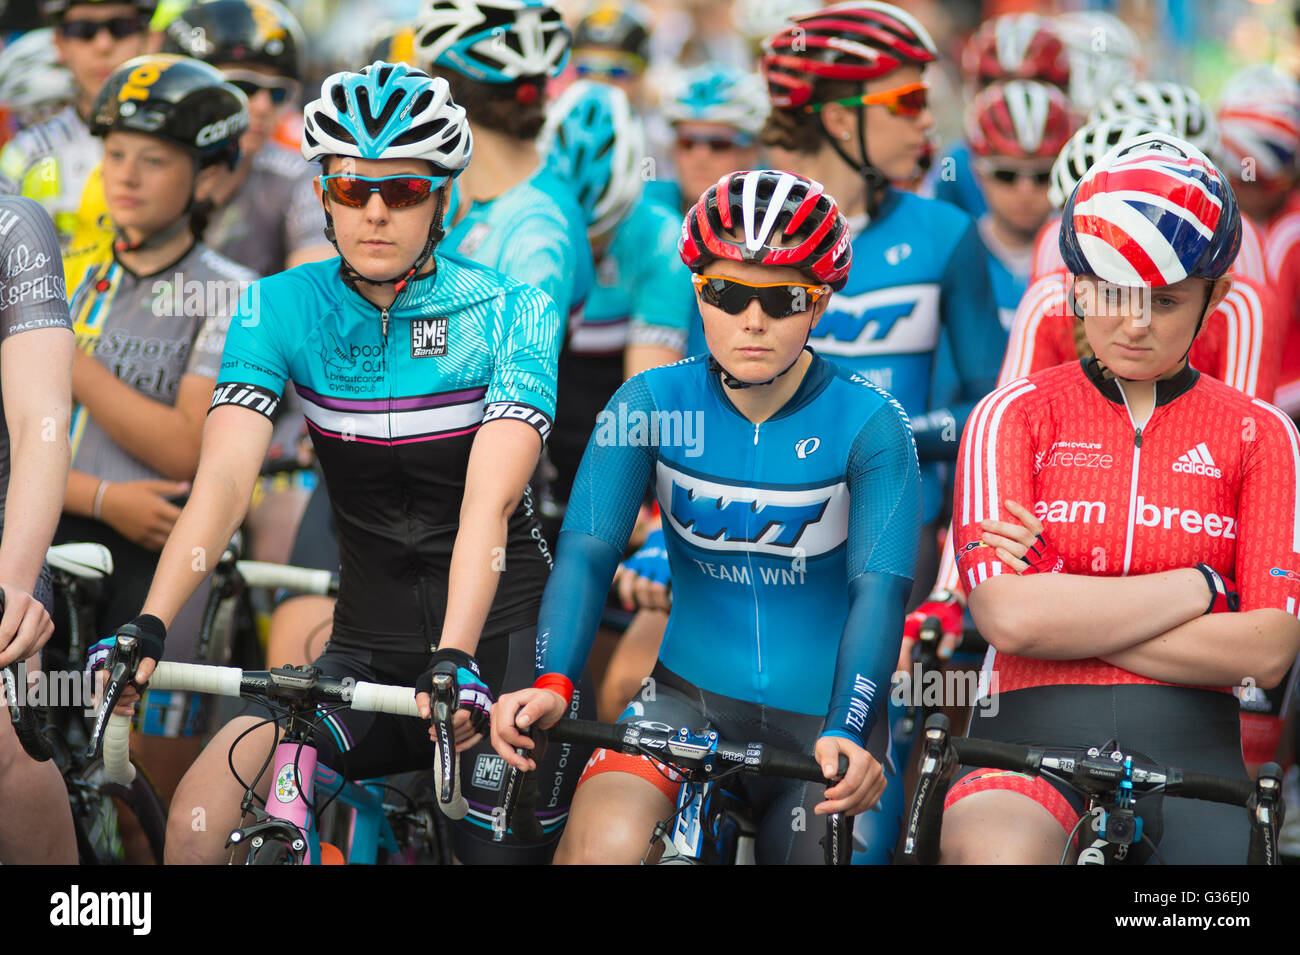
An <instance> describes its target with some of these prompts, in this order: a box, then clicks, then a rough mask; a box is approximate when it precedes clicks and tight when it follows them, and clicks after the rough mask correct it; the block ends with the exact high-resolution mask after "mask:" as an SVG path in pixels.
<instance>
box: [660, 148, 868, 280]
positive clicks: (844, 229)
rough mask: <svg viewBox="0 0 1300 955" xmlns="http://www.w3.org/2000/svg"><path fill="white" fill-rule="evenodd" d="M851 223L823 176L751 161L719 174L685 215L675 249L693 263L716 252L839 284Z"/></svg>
mask: <svg viewBox="0 0 1300 955" xmlns="http://www.w3.org/2000/svg"><path fill="white" fill-rule="evenodd" d="M849 240H850V236H849V225H848V222H847V221H845V219H844V216H843V215H841V214H840V210H839V207H838V206H837V205H836V204H835V200H834V199H832V198H831V197H830V196H828V195H827V194H826V192H825V190H824V189H823V188H822V184H821V183H819V182H816V181H815V180H812V179H808V178H806V177H804V176H798V175H795V174H794V173H792V172H781V171H779V170H774V169H756V170H750V171H748V172H732V173H728V174H727V175H725V176H723V177H722V178H721V179H719V180H718V181H717V182H716V183H714V184H713V185H712V186H710V187H709V189H708V191H707V192H705V193H704V195H702V196H700V198H699V200H698V201H697V202H696V203H695V205H693V206H691V208H690V211H688V212H687V213H686V218H685V219H684V220H683V221H682V235H681V239H680V240H678V243H677V251H678V252H679V253H680V254H681V257H682V261H683V262H685V263H686V266H687V268H689V269H691V271H693V272H694V271H698V270H699V269H700V268H702V267H703V266H704V265H706V264H707V263H709V262H711V261H712V260H714V259H730V260H732V261H733V262H755V263H758V264H760V265H772V266H786V267H788V268H794V269H799V270H800V271H802V272H805V273H806V274H808V275H809V276H811V277H812V278H814V279H815V280H816V281H818V282H820V283H822V284H825V285H829V286H830V287H831V288H832V289H834V290H836V291H839V290H840V289H842V288H843V287H844V283H845V281H846V280H847V279H848V277H849V265H850V263H851V262H852V259H853V249H852V247H851V246H850V244H849Z"/></svg>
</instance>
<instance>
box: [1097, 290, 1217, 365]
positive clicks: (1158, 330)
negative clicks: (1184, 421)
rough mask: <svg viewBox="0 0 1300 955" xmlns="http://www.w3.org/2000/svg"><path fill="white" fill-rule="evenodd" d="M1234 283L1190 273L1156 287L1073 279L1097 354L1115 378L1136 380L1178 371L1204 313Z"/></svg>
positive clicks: (1212, 307)
mask: <svg viewBox="0 0 1300 955" xmlns="http://www.w3.org/2000/svg"><path fill="white" fill-rule="evenodd" d="M1231 288H1232V280H1231V279H1229V278H1222V279H1219V280H1218V281H1211V280H1210V279H1204V278H1186V279H1183V280H1182V281H1181V282H1177V283H1175V284H1174V285H1162V286H1158V287H1156V288H1146V287H1142V286H1136V287H1134V286H1120V285H1112V284H1110V283H1109V282H1103V281H1101V280H1100V279H1098V278H1097V277H1096V276H1093V275H1080V276H1076V277H1075V279H1074V295H1075V300H1076V302H1077V307H1078V310H1079V311H1080V312H1082V314H1083V316H1084V329H1085V332H1086V334H1087V337H1088V344H1090V345H1091V346H1092V350H1093V354H1095V355H1096V356H1097V358H1098V359H1100V360H1101V363H1102V364H1103V365H1105V366H1106V367H1107V368H1109V369H1110V370H1111V371H1112V372H1113V373H1114V374H1115V375H1116V377H1119V378H1125V379H1129V380H1132V381H1144V380H1149V379H1153V378H1167V377H1169V376H1171V375H1173V374H1174V373H1176V372H1177V371H1178V370H1179V369H1180V368H1181V367H1182V362H1183V356H1184V355H1185V354H1187V350H1188V349H1189V348H1190V347H1191V345H1192V338H1193V335H1194V333H1195V330H1196V325H1197V323H1198V322H1199V321H1200V319H1201V315H1202V314H1203V313H1204V314H1207V315H1208V314H1209V313H1210V312H1212V311H1213V310H1214V309H1215V308H1217V307H1218V305H1219V303H1220V302H1221V301H1223V297H1224V296H1225V295H1227V294H1228V290H1229V289H1231ZM1207 295H1208V296H1209V299H1208V302H1207V298H1206V297H1207Z"/></svg>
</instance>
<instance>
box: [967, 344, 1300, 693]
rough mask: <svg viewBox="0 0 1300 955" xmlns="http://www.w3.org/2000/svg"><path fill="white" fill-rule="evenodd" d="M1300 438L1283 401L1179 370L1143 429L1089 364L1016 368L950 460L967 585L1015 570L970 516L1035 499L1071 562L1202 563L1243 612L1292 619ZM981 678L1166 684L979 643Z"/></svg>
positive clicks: (998, 513)
mask: <svg viewBox="0 0 1300 955" xmlns="http://www.w3.org/2000/svg"><path fill="white" fill-rule="evenodd" d="M1298 481H1300V435H1297V432H1296V429H1295V425H1294V424H1293V423H1292V422H1291V419H1290V418H1288V417H1287V416H1286V415H1285V414H1283V413H1282V412H1281V411H1279V410H1278V409H1277V408H1275V407H1273V406H1272V405H1270V404H1268V403H1267V402H1264V401H1260V400H1259V399H1257V398H1251V397H1250V396H1248V395H1246V394H1243V393H1242V392H1240V391H1237V390H1236V389H1233V388H1229V387H1228V386H1226V385H1224V384H1223V383H1221V382H1219V381H1215V380H1214V379H1212V378H1210V377H1209V376H1208V375H1201V374H1200V373H1199V372H1197V371H1195V370H1193V369H1191V368H1184V370H1183V371H1182V372H1180V373H1179V374H1178V375H1176V376H1175V377H1173V378H1171V379H1168V380H1165V381H1161V382H1158V384H1157V392H1156V407H1155V409H1154V411H1153V412H1152V414H1151V417H1150V419H1149V420H1148V421H1147V422H1146V424H1145V425H1144V426H1143V427H1142V428H1141V429H1140V430H1139V429H1135V427H1134V424H1133V420H1132V418H1131V416H1130V415H1129V412H1128V407H1127V405H1126V404H1125V402H1124V399H1123V395H1122V393H1121V391H1120V389H1119V387H1118V386H1117V385H1116V384H1115V382H1114V381H1112V380H1106V379H1104V378H1102V376H1101V373H1100V371H1099V364H1098V363H1097V362H1096V361H1095V360H1094V359H1089V360H1086V361H1081V362H1074V363H1071V364H1067V365H1061V366H1058V367H1055V368H1051V369H1049V370H1047V371H1045V372H1042V373H1041V374H1037V375H1034V376H1032V377H1030V378H1027V379H1018V380H1016V381H1013V382H1011V383H1010V384H1007V385H1005V386H1003V387H1001V388H999V389H998V390H996V391H994V392H993V393H991V394H990V395H988V396H986V397H985V398H984V399H983V400H982V401H981V402H980V403H979V404H978V405H977V406H976V407H975V410H974V411H973V412H971V416H970V419H969V420H968V422H967V425H966V429H965V431H964V432H963V434H962V443H961V448H960V450H959V452H958V457H957V477H956V493H955V497H954V501H953V512H954V516H953V536H954V537H955V546H956V549H957V554H958V570H959V573H960V577H961V583H962V585H963V586H964V587H965V589H966V590H967V591H968V592H969V591H971V590H973V589H974V588H975V587H977V586H978V585H979V584H981V583H983V582H984V581H985V580H987V579H988V578H990V577H994V576H997V575H998V574H1003V573H1014V572H1015V571H1014V570H1013V569H1012V568H1010V567H1008V566H1005V565H1004V564H1003V562H1002V561H1001V560H999V559H998V557H997V555H996V552H995V551H994V550H993V549H992V548H989V547H987V546H984V545H982V544H981V543H980V536H981V534H982V533H983V531H982V529H981V527H980V521H983V520H994V519H1000V520H1006V521H1015V518H1014V517H1013V516H1012V515H1011V514H1010V512H1008V511H1007V510H1006V508H1005V506H1004V502H1005V501H1007V500H1013V501H1018V502H1020V503H1021V504H1022V505H1024V506H1026V507H1032V509H1033V511H1034V513H1035V514H1036V515H1037V517H1038V519H1039V520H1040V521H1042V523H1043V536H1044V537H1045V538H1046V539H1047V540H1048V541H1049V542H1050V543H1051V544H1052V545H1053V546H1054V547H1055V548H1056V550H1057V551H1058V552H1059V553H1060V555H1061V557H1062V558H1064V561H1065V567H1064V572H1065V573H1071V574H1086V575H1089V576H1121V575H1138V574H1150V573H1156V572H1159V571H1165V570H1172V569H1176V568H1180V567H1192V566H1195V565H1196V564H1198V563H1206V564H1209V565H1210V566H1211V567H1213V568H1215V569H1216V570H1217V571H1218V572H1219V573H1220V574H1223V575H1224V576H1225V577H1228V578H1230V579H1232V580H1234V581H1236V584H1237V589H1238V592H1239V593H1240V594H1241V610H1242V611H1243V612H1244V611H1250V610H1256V609H1259V608H1261V607H1276V608H1278V609H1281V610H1284V611H1286V612H1287V613H1290V614H1293V615H1297V616H1300V612H1298V610H1300V602H1298V601H1300V510H1298V509H1297V500H1298V499H1300V484H1298V483H1297V482H1298ZM985 667H986V670H988V671H991V674H993V673H995V674H996V682H995V683H991V684H990V687H991V689H992V690H993V691H994V692H1002V693H1006V692H1010V691H1012V690H1019V689H1024V688H1028V687H1036V686H1059V685H1065V684H1092V685H1114V684H1132V683H1145V684H1154V683H1159V682H1160V681H1157V680H1151V679H1148V678H1147V677H1143V676H1139V675H1138V674H1136V673H1132V672H1129V671H1128V670H1124V669H1122V668H1119V667H1115V666H1112V665H1111V664H1108V663H1104V662H1103V661H1101V660H1099V659H1095V658H1094V659H1084V660H1040V659H1031V658H1028V657H1020V656H1015V655H1012V654H1007V653H996V652H995V651H993V650H990V651H989V657H988V660H987V661H986V663H985Z"/></svg>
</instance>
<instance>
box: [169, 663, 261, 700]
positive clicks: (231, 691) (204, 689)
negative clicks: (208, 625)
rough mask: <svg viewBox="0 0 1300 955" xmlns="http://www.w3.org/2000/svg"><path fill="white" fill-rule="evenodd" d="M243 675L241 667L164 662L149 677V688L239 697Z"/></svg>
mask: <svg viewBox="0 0 1300 955" xmlns="http://www.w3.org/2000/svg"><path fill="white" fill-rule="evenodd" d="M243 675H244V671H243V670H241V669H239V667H214V666H204V665H203V664H201V663H170V662H168V661H166V660H164V661H162V662H160V663H159V664H158V667H157V669H155V670H154V671H153V675H152V676H151V677H149V688H150V689H154V690H189V691H191V692H194V693H212V694H215V695H216V696H239V681H240V679H241V678H242V677H243Z"/></svg>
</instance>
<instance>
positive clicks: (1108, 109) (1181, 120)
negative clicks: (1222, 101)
mask: <svg viewBox="0 0 1300 955" xmlns="http://www.w3.org/2000/svg"><path fill="white" fill-rule="evenodd" d="M1119 116H1145V117H1147V118H1148V119H1153V120H1155V121H1156V122H1157V123H1159V124H1160V125H1161V126H1163V127H1165V129H1167V130H1169V131H1170V132H1171V133H1173V134H1174V135H1175V136H1177V137H1178V138H1179V139H1185V140H1187V141H1188V142H1189V143H1191V144H1192V145H1193V146H1195V147H1196V148H1197V149H1199V150H1200V151H1201V152H1203V153H1205V154H1206V155H1207V156H1212V157H1217V156H1218V153H1219V124H1218V123H1217V122H1215V120H1214V113H1213V112H1211V111H1210V108H1209V107H1208V106H1206V105H1205V103H1204V102H1203V101H1202V100H1201V97H1200V94H1198V93H1197V92H1196V90H1194V89H1192V88H1191V87H1190V86H1183V85H1182V84H1181V83H1154V82H1149V81H1147V82H1142V83H1126V84H1124V85H1122V86H1116V87H1115V88H1114V89H1112V90H1111V91H1110V92H1109V93H1107V94H1106V95H1105V96H1104V97H1102V99H1101V101H1100V102H1099V103H1098V104H1097V105H1096V107H1095V108H1094V109H1093V111H1092V115H1091V116H1089V117H1088V118H1089V119H1114V118H1116V117H1119Z"/></svg>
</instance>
